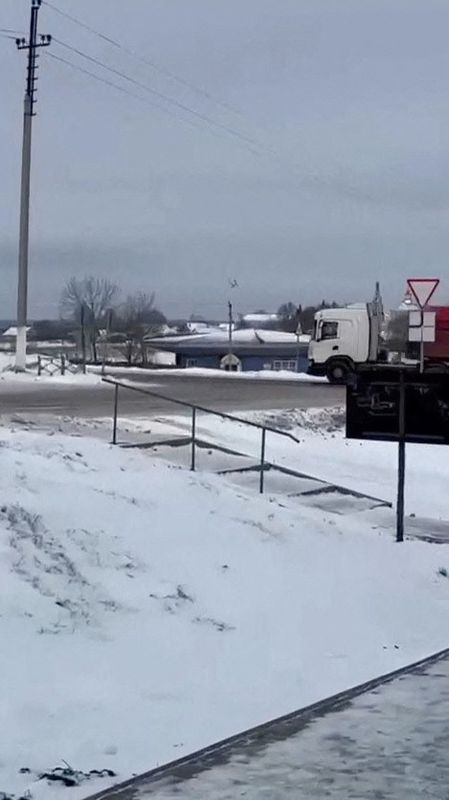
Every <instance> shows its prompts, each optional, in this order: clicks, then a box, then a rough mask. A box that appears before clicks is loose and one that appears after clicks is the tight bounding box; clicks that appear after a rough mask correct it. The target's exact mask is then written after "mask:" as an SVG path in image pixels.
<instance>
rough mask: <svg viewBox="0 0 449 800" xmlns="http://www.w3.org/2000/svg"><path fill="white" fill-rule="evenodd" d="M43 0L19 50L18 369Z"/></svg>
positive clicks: (35, 4) (37, 0)
mask: <svg viewBox="0 0 449 800" xmlns="http://www.w3.org/2000/svg"><path fill="white" fill-rule="evenodd" d="M41 4H42V0H31V18H30V35H29V39H28V41H27V40H26V39H16V45H17V48H18V49H19V50H28V68H27V81H26V90H25V102H24V114H23V144H22V181H21V189H20V234H19V279H18V288H17V336H16V372H23V371H24V370H25V367H26V349H27V311H28V249H29V220H30V174H31V133H32V122H33V117H34V114H35V112H34V107H35V104H36V83H37V75H36V73H37V69H38V66H37V60H38V57H39V55H38V48H39V47H47V46H48V45H49V44H50V42H51V36H41V37H40V39H39V41H38V36H37V19H38V14H39V9H40V7H41Z"/></svg>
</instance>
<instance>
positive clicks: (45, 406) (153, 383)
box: [0, 372, 344, 417]
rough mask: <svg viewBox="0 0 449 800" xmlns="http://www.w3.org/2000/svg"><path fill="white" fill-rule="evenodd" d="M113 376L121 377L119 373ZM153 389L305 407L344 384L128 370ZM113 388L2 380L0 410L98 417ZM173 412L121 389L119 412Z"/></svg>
mask: <svg viewBox="0 0 449 800" xmlns="http://www.w3.org/2000/svg"><path fill="white" fill-rule="evenodd" d="M119 379H123V375H121V376H120V378H119ZM130 379H133V380H135V381H136V382H137V381H138V382H139V383H145V385H146V386H147V387H148V388H154V390H155V391H156V392H160V393H162V394H167V395H170V396H173V397H175V398H178V399H180V400H186V401H188V402H193V403H195V402H196V403H200V404H202V405H204V406H207V407H209V408H216V409H219V410H222V411H225V410H228V411H239V410H240V411H244V410H264V409H279V408H310V407H324V406H332V405H335V404H339V403H343V402H344V390H343V389H342V387H339V386H331V385H329V384H325V383H323V384H322V383H303V382H299V381H296V382H294V381H292V382H289V381H279V382H278V381H273V380H267V381H264V380H260V379H255V380H250V379H248V380H245V379H235V378H232V377H230V378H224V377H223V378H203V377H199V376H198V377H189V376H188V375H186V376H184V375H182V376H178V375H177V376H170V375H163V376H162V375H158V374H157V372H151V373H150V374H148V375H145V374H143V375H142V376H141V375H139V376H137V377H136V376H130ZM112 394H113V389H112V387H111V386H107V385H98V386H95V385H92V384H90V385H86V386H85V387H84V386H80V385H79V384H66V385H64V384H63V383H61V382H55V384H54V385H51V384H49V383H43V384H38V383H34V384H33V383H30V384H20V383H9V384H8V383H6V382H5V383H4V384H3V385H0V414H7V415H9V414H13V413H28V414H36V413H39V414H52V415H69V416H77V417H104V416H108V415H109V414H111V411H112ZM171 412H172V413H179V407H176V406H174V405H173V404H171V403H168V402H166V401H163V400H158V399H156V398H151V397H144V396H143V395H140V394H138V393H137V392H131V391H128V392H125V391H123V392H121V399H120V415H121V416H146V415H154V414H162V413H164V414H167V413H171Z"/></svg>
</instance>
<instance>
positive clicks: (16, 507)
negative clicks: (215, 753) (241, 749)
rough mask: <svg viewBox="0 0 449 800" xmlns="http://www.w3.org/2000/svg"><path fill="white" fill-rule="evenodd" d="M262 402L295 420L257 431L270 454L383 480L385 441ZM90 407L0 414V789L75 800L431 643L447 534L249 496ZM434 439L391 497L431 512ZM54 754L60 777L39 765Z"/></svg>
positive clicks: (442, 508)
mask: <svg viewBox="0 0 449 800" xmlns="http://www.w3.org/2000/svg"><path fill="white" fill-rule="evenodd" d="M257 416H259V415H257ZM265 418H267V416H266V415H265ZM268 418H269V419H270V420H271V422H272V423H273V424H278V425H279V424H282V425H284V426H285V427H286V428H288V429H290V430H292V431H293V432H296V433H299V434H301V435H300V436H299V438H301V442H300V444H299V445H296V444H295V443H294V442H291V443H290V442H287V441H286V442H283V440H282V443H281V440H279V442H280V443H277V444H276V443H275V441H274V440H272V439H271V437H269V438H268V441H267V446H268V448H269V452H268V454H267V456H268V457H270V458H271V457H272V458H276V459H278V460H279V461H283V462H284V463H287V462H288V463H293V461H294V462H295V464H296V467H298V466H299V465H302V466H303V467H304V468H305V467H307V469H309V470H310V471H312V472H314V473H315V474H319V475H320V476H321V477H326V475H328V476H329V478H331V479H333V480H336V481H337V482H339V483H345V482H348V483H350V484H351V485H352V486H353V488H356V486H354V484H356V485H363V486H364V487H365V489H366V488H367V486H369V487H370V488H371V489H372V492H371V493H373V494H377V495H378V496H385V495H386V494H388V495H394V464H395V457H396V453H395V448H394V446H390V445H377V444H371V443H364V444H359V443H358V442H345V440H344V439H343V437H342V434H341V430H340V428H339V424H340V422H341V413H338V412H335V413H333V412H332V413H327V414H326V413H324V412H315V413H309V414H305V413H304V412H290V413H287V412H285V413H282V414H279V413H276V415H271V416H270V415H268ZM211 420H212V418H208V420H202V419H200V422H199V424H200V428H201V426H203V427H204V429H206V428H207V429H208V431H209V435H210V436H214V435H215V436H217V437H218V436H219V437H220V438H221V439H222V438H223V437H225V438H226V437H227V438H228V439H229V441H231V440H232V441H234V442H235V443H237V442H238V443H239V447H241V448H243V447H244V448H246V451H249V450H250V449H251V448H254V452H256V448H258V444H257V441H256V439H251V435H252V434H250V433H248V432H247V429H246V428H243V427H240V426H237V427H233V430H232V432H231V427H230V426H231V425H232V423H222V424H221V423H220V422H217V421H211ZM169 422H170V424H173V423H176V420H171V421H165V422H164V421H163V420H159V422H158V423H157V422H156V423H155V422H154V421H153V420H146V421H144V420H142V421H141V423H140V424H141V425H142V426H143V425H144V424H146V426H147V428H151V427H153V426H154V425H160V426H164V425H166V426H168V424H169ZM178 422H179V425H181V426H182V425H183V424H185V420H179V421H178ZM90 425H91V428H90V429H88V428H87V425H86V427H84V428H81V426H78V428H77V430H76V432H77V434H78V435H77V436H76V437H75V436H68V435H65V434H62V433H56V434H52V432H43V431H39V430H36V429H34V430H26V427H27V426H26V425H19V424H16V425H13V426H11V425H9V426H5V427H3V428H2V429H0V450H1V454H2V485H1V490H0V494H1V503H0V546H1V551H2V552H1V555H2V558H1V560H0V570H1V578H2V594H1V601H0V634H1V636H2V641H3V643H4V646H3V647H2V649H1V652H0V674H1V678H2V689H3V698H2V729H3V731H4V736H3V741H2V750H1V755H0V797H2V795H1V792H4V793H5V796H6V797H8V798H9V797H12V798H14V800H18V798H20V797H24V796H27V797H29V798H32V800H44V799H45V800H48V798H60V797H63V798H66V797H68V798H70V799H71V800H72V798H73V800H80V798H83V797H86V796H87V795H89V794H90V793H93V792H94V791H95V790H97V789H99V788H101V787H102V786H105V785H107V784H111V783H114V782H117V781H119V780H123V779H126V778H127V777H130V776H131V775H132V774H133V773H138V772H141V771H144V770H147V769H149V768H151V767H152V766H155V765H157V764H161V763H163V762H165V761H168V760H171V759H173V758H176V757H179V756H180V755H182V754H184V753H187V752H189V751H192V750H194V749H197V748H199V747H201V746H204V745H206V744H209V743H211V742H213V741H215V740H217V739H220V738H223V737H225V736H228V735H231V734H233V733H236V732H238V731H239V730H242V729H244V728H247V727H249V726H252V725H255V724H257V723H260V722H263V721H266V720H268V719H270V718H272V717H275V716H278V715H280V714H283V713H286V712H289V711H291V710H293V709H295V708H298V707H301V706H303V705H305V704H308V703H311V702H313V701H315V700H318V699H320V698H322V697H325V696H327V695H330V694H332V693H334V692H337V691H339V690H342V689H345V688H348V687H349V686H351V685H354V684H356V683H359V682H362V681H364V680H367V679H369V678H372V677H373V676H375V675H378V674H381V673H384V672H386V671H389V670H391V669H394V668H396V667H399V666H402V665H405V664H407V663H409V662H411V661H414V660H416V659H418V658H421V657H424V656H426V655H428V654H430V653H432V652H434V651H436V650H439V649H442V648H443V647H446V646H447V644H448V639H449V623H448V615H447V607H448V601H449V580H448V578H447V577H446V573H445V570H449V547H448V546H447V545H431V544H426V543H423V542H417V541H407V542H405V543H404V544H403V545H396V544H395V543H394V541H393V539H392V537H391V535H389V534H382V533H379V532H375V533H373V531H372V528H371V526H370V525H369V523H368V522H367V521H366V518H365V516H360V515H359V516H358V515H357V514H348V515H336V514H331V513H326V512H324V511H320V510H317V509H312V508H306V507H304V508H302V507H301V506H299V505H298V503H296V504H294V505H293V504H289V502H288V499H286V500H285V501H284V502H282V503H279V502H277V501H276V500H275V499H274V498H273V497H270V495H269V494H267V495H266V496H264V497H259V496H258V495H257V494H256V493H255V492H253V491H250V490H249V489H242V488H240V489H239V488H237V487H236V486H233V485H232V484H231V483H230V482H227V481H226V480H225V478H223V477H220V476H215V475H212V474H208V473H206V472H202V473H201V472H199V473H197V474H195V475H193V474H191V473H189V472H187V471H185V470H183V469H180V468H177V467H175V466H173V465H170V464H169V463H166V462H164V461H162V460H161V459H159V460H158V459H157V458H156V457H155V456H154V455H153V456H152V455H150V454H149V453H148V452H147V453H144V452H137V451H126V450H121V449H119V448H112V447H111V446H110V445H109V444H107V443H106V442H105V441H100V440H99V439H96V438H94V436H93V435H92V434H97V433H100V432H101V424H100V423H98V430H96V429H95V428H94V427H93V423H90ZM134 425H138V423H134ZM73 427H74V428H76V424H75V423H73ZM83 430H84V431H85V432H86V433H87V434H88V435H80V434H81V433H82V431H83ZM248 430H249V429H248ZM446 454H447V451H444V450H442V448H439V447H433V448H424V447H421V446H414V447H413V446H410V447H409V448H408V449H407V455H408V466H409V470H408V478H407V481H408V487H409V493H410V494H409V499H408V510H409V511H411V510H414V511H415V510H416V511H417V512H418V511H420V513H428V514H429V513H430V510H432V511H433V515H434V516H437V515H440V516H443V517H446V518H449V496H448V494H447V491H446V487H447V483H448V480H449V466H448V465H447V455H446ZM386 499H388V497H387V498H386ZM412 504H413V505H412ZM393 609H394V613H392V610H393ZM5 732H7V733H6V735H5ZM66 764H69V765H70V766H71V768H73V770H75V771H79V772H78V774H77V775H76V780H77V781H78V782H79V785H78V786H75V787H71V788H67V789H65V788H64V786H63V784H62V783H61V782H60V781H59V780H58V781H54V780H52V778H54V777H55V774H54V773H52V772H51V771H52V770H53V769H54V768H58V767H60V768H64V767H65V765H66ZM23 770H26V771H25V772H24V771H23ZM91 770H100V771H102V770H109V771H111V772H113V773H115V774H114V775H103V776H102V777H99V776H98V775H96V774H93V775H89V776H88V773H89V772H90V771H91ZM43 774H46V775H47V777H44V778H41V779H40V776H41V775H43ZM48 776H50V778H49V777H48ZM56 777H57V775H56ZM26 792H29V794H28V795H27V794H26Z"/></svg>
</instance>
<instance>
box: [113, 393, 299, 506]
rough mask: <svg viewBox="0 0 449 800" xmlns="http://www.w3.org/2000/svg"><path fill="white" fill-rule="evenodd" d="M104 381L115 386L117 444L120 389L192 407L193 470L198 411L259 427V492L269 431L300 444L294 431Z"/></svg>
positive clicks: (193, 467) (114, 438)
mask: <svg viewBox="0 0 449 800" xmlns="http://www.w3.org/2000/svg"><path fill="white" fill-rule="evenodd" d="M102 380H103V383H109V384H110V385H111V386H114V412H113V422H112V444H117V431H118V415H119V391H120V389H128V390H129V391H131V392H139V394H143V395H148V397H156V398H157V399H159V400H165V401H167V402H169V403H173V404H174V405H178V406H184V407H185V408H190V409H191V412H192V417H191V435H190V437H189V440H188V442H187V443H188V444H190V445H191V457H190V469H191V471H192V472H195V469H196V446H197V445H196V442H197V434H196V423H197V412H200V413H202V414H211V415H213V416H216V417H221V418H222V419H229V420H232V421H233V422H238V423H239V424H241V425H248V426H249V427H251V428H258V429H259V430H260V431H261V443H260V466H259V468H258V469H259V471H260V476H259V492H260V494H263V492H264V483H265V481H264V478H265V470H266V468H267V466H266V460H265V450H266V437H267V431H268V432H270V433H274V434H275V435H277V436H285V437H286V438H287V439H291V440H292V441H293V442H296V444H299V442H300V440H299V439H297V437H296V436H293V434H292V433H289V432H288V431H281V430H279V428H273V427H272V426H271V425H264V424H261V423H259V422H253V421H252V420H248V419H244V418H243V417H238V416H236V415H235V414H228V413H227V412H226V411H217V410H216V409H213V408H206V406H201V405H198V403H189V402H188V401H187V400H178V399H177V398H174V397H170V396H169V395H166V394H161V393H160V392H153V390H152V389H144V388H143V387H142V386H133V385H132V384H130V383H123V382H122V381H116V380H113V379H111V378H103V379H102Z"/></svg>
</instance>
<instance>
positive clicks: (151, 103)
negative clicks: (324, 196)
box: [46, 52, 254, 153]
mask: <svg viewBox="0 0 449 800" xmlns="http://www.w3.org/2000/svg"><path fill="white" fill-rule="evenodd" d="M46 55H47V56H48V57H49V58H52V59H54V61H59V62H60V63H61V64H65V65H66V66H68V67H70V68H71V69H73V70H76V71H77V72H80V73H82V74H83V75H87V76H88V77H90V78H93V79H94V80H96V81H98V82H99V83H104V84H105V85H106V86H110V87H112V88H114V89H118V91H119V92H122V93H123V94H127V95H128V96H129V97H134V98H135V99H136V100H140V101H141V102H142V103H145V104H146V105H148V106H151V108H156V109H158V110H159V111H162V112H163V113H164V114H167V115H168V116H169V117H173V118H174V119H177V120H178V121H180V122H183V123H184V124H185V125H189V126H190V127H192V128H196V129H197V130H200V131H202V132H204V127H203V126H202V125H199V124H198V123H197V122H194V121H193V120H191V119H185V118H184V117H180V116H178V115H177V114H176V113H175V112H174V111H172V110H171V109H169V108H166V107H165V106H162V105H160V104H159V103H156V102H155V101H154V100H149V99H148V98H147V97H142V96H141V95H139V94H135V92H130V91H129V90H128V89H125V87H124V86H120V85H119V84H118V83H114V81H109V80H108V79H107V78H103V77H101V76H100V75H96V73H94V72H91V71H90V70H88V69H85V68H84V67H81V66H80V65H79V64H75V63H74V62H73V61H69V60H68V59H67V58H62V56H57V55H55V53H49V52H47V53H46ZM208 133H209V134H211V135H212V136H217V137H218V138H220V139H222V138H225V137H224V134H221V133H219V132H218V131H214V130H212V129H208ZM241 146H242V147H243V146H244V145H241ZM245 149H248V150H249V151H250V152H251V153H252V152H254V151H253V150H250V148H249V147H248V148H245Z"/></svg>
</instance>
